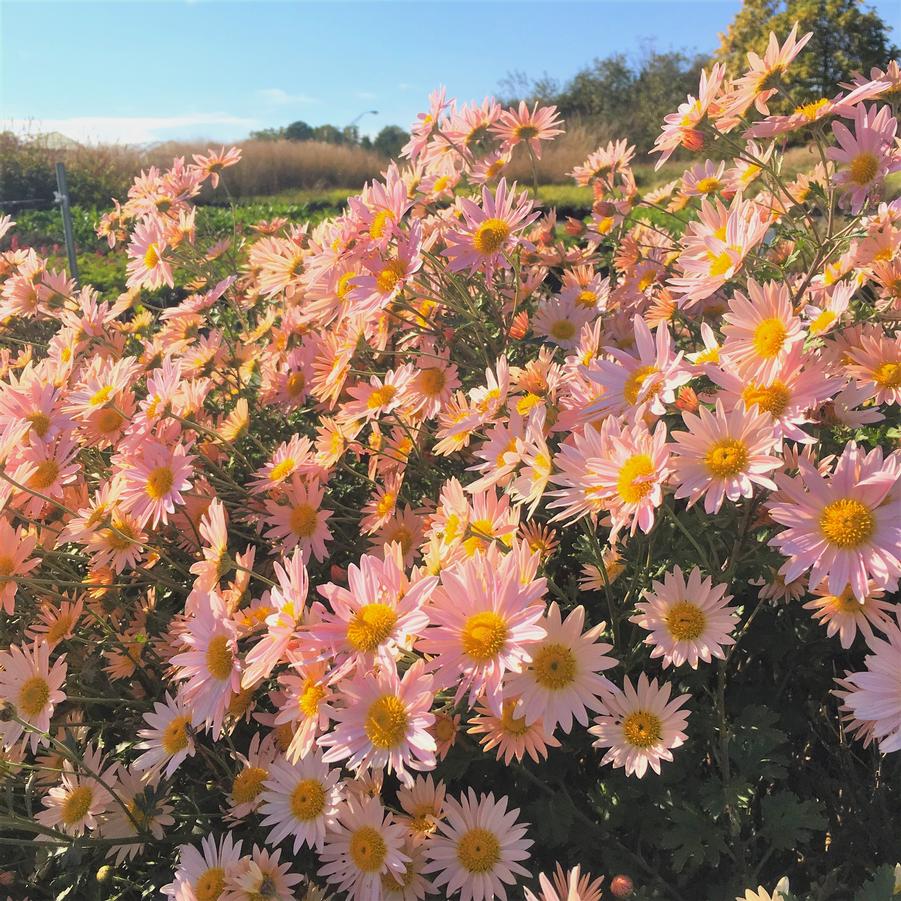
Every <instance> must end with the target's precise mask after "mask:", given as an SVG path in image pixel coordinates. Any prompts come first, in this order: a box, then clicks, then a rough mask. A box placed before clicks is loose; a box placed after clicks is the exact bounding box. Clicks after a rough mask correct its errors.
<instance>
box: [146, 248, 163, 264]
mask: <svg viewBox="0 0 901 901" xmlns="http://www.w3.org/2000/svg"><path fill="white" fill-rule="evenodd" d="M159 261H160V253H159V250H157V246H156V244H148V245H147V250H146V251H144V266H145V267H146V268H147V269H153V267H154V266H156V264H157V263H159Z"/></svg>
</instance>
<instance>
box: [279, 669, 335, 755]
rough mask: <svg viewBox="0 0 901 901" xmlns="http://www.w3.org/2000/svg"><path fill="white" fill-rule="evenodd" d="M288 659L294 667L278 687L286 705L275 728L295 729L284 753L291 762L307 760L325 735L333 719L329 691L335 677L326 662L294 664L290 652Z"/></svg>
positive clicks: (280, 710)
mask: <svg viewBox="0 0 901 901" xmlns="http://www.w3.org/2000/svg"><path fill="white" fill-rule="evenodd" d="M288 656H289V659H291V661H292V664H293V669H292V672H291V673H287V674H282V675H281V676H279V680H278V681H279V685H280V686H281V687H282V689H283V691H284V699H283V703H282V704H281V705H280V707H279V709H278V711H277V712H276V714H275V720H274V723H275V725H276V726H285V725H289V726H292V727H293V730H294V732H293V735H292V736H291V741H290V743H289V744H288V747H287V749H286V750H285V756H286V757H287V758H288V760H290V761H292V762H293V761H297V760H299V759H300V758H301V757H305V756H306V755H307V754H309V753H310V751H311V750H312V749H313V748H314V747H315V744H316V742H317V740H318V738H319V736H320V735H322V734H324V733H325V732H326V731H327V730H328V727H329V724H330V723H331V721H332V718H333V716H334V713H335V711H334V708H333V706H332V701H333V700H334V695H333V692H332V689H331V688H330V685H331V679H332V678H333V677H332V674H331V673H329V672H328V670H327V666H326V664H325V663H324V662H319V663H312V664H306V665H303V664H301V663H300V662H299V661H295V658H294V655H293V654H292V652H291V651H289V652H288Z"/></svg>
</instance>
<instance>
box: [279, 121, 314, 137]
mask: <svg viewBox="0 0 901 901" xmlns="http://www.w3.org/2000/svg"><path fill="white" fill-rule="evenodd" d="M285 137H286V138H287V139H288V140H289V141H312V140H313V128H312V126H310V125H307V123H306V122H302V121H300V120H298V121H297V122H292V123H291V124H290V125H289V126H288V127H287V128H286V129H285Z"/></svg>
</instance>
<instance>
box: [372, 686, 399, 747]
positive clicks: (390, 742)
mask: <svg viewBox="0 0 901 901" xmlns="http://www.w3.org/2000/svg"><path fill="white" fill-rule="evenodd" d="M408 722H409V717H408V716H407V708H406V707H404V703H403V701H401V699H400V698H398V697H395V696H394V695H382V697H380V698H379V699H378V700H377V701H375V702H374V703H373V704H372V705H371V706H370V707H369V711H368V712H367V714H366V722H365V724H364V728H365V730H366V735H367V736H369V740H370V741H371V742H372V744H373V745H374V746H375V747H376V748H380V749H381V750H383V751H384V750H387V749H388V748H395V747H397V746H398V745H399V744H400V743H401V742H402V741H403V740H404V736H405V735H406V734H407V724H408Z"/></svg>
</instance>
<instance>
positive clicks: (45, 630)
mask: <svg viewBox="0 0 901 901" xmlns="http://www.w3.org/2000/svg"><path fill="white" fill-rule="evenodd" d="M65 597H66V596H65V595H64V596H63V598H62V599H60V601H59V602H58V604H57V603H54V602H52V601H45V602H44V603H43V604H42V605H41V612H40V621H39V622H35V623H33V624H32V625H31V627H30V628H29V629H27V630H26V632H25V634H26V636H27V637H28V638H30V639H32V640H34V639H37V640H38V641H39V642H41V643H42V644H47V645H49V647H50V650H51V651H52V650H53V649H54V648H55V647H56V646H57V645H58V644H59V643H60V642H61V641H65V640H66V639H67V638H71V637H72V635H73V634H74V633H75V628H76V626H77V625H78V621H79V619H80V618H81V614H82V612H83V610H84V598H83V597H80V598H79V599H78V600H77V601H69V600H66V599H65Z"/></svg>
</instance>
